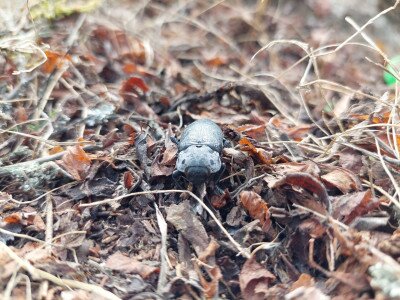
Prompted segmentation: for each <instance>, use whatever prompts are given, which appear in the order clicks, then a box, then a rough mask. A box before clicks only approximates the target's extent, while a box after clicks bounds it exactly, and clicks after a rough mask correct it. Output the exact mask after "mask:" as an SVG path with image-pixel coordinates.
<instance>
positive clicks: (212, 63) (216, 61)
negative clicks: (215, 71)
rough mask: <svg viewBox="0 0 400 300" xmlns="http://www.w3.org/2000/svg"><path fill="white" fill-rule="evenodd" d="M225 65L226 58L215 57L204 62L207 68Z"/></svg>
mask: <svg viewBox="0 0 400 300" xmlns="http://www.w3.org/2000/svg"><path fill="white" fill-rule="evenodd" d="M226 63H227V60H226V58H223V57H221V56H216V57H214V58H211V59H208V60H206V62H205V64H206V65H207V66H209V67H220V66H223V65H225V64H226Z"/></svg>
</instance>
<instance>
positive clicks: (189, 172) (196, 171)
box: [185, 166, 210, 186]
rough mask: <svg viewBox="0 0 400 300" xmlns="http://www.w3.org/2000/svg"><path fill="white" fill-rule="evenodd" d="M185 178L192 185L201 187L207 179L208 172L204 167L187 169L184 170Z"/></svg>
mask: <svg viewBox="0 0 400 300" xmlns="http://www.w3.org/2000/svg"><path fill="white" fill-rule="evenodd" d="M185 175H186V178H187V180H189V181H190V182H191V183H193V185H196V186H198V185H201V184H203V183H205V182H207V180H208V179H209V176H210V172H209V170H208V168H206V167H199V166H195V167H189V168H187V169H186V174H185Z"/></svg>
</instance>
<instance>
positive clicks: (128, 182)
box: [123, 171, 135, 190]
mask: <svg viewBox="0 0 400 300" xmlns="http://www.w3.org/2000/svg"><path fill="white" fill-rule="evenodd" d="M123 180H124V187H125V188H126V189H128V190H129V189H130V188H131V187H132V186H133V184H134V183H135V177H133V175H132V173H131V171H126V172H125V173H124V175H123Z"/></svg>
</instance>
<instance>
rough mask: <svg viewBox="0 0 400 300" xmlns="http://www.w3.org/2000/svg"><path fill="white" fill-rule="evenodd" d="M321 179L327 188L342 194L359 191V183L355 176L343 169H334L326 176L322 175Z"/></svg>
mask: <svg viewBox="0 0 400 300" xmlns="http://www.w3.org/2000/svg"><path fill="white" fill-rule="evenodd" d="M321 178H322V180H323V181H324V183H325V184H326V185H327V186H328V187H335V188H337V189H338V190H340V191H341V192H342V193H343V194H347V193H348V192H350V191H359V190H361V182H360V180H359V179H358V178H357V176H356V175H355V174H353V173H352V172H350V171H348V170H346V169H343V168H339V167H336V168H335V169H334V170H332V171H331V172H329V173H328V174H325V175H322V176H321Z"/></svg>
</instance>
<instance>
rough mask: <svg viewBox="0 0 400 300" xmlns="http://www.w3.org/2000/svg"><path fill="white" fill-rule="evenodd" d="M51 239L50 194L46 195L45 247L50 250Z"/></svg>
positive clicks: (51, 211)
mask: <svg viewBox="0 0 400 300" xmlns="http://www.w3.org/2000/svg"><path fill="white" fill-rule="evenodd" d="M52 240H53V200H52V197H51V195H50V194H47V196H46V237H45V241H46V249H47V250H48V251H49V252H51V241H52Z"/></svg>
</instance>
